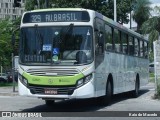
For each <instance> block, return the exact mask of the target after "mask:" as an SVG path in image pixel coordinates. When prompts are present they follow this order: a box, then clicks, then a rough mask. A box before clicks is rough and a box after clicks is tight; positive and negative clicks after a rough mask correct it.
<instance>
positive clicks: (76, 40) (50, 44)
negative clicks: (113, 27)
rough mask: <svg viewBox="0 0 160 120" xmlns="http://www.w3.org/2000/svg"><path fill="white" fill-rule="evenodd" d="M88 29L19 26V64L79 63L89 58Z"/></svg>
mask: <svg viewBox="0 0 160 120" xmlns="http://www.w3.org/2000/svg"><path fill="white" fill-rule="evenodd" d="M92 34H93V33H92V28H91V27H89V26H74V25H73V24H70V25H69V26H46V27H39V26H37V25H36V26H34V27H24V28H21V39H20V52H19V53H20V55H19V56H20V63H22V64H29V65H80V64H89V63H91V62H92V61H93V38H92V36H93V35H92Z"/></svg>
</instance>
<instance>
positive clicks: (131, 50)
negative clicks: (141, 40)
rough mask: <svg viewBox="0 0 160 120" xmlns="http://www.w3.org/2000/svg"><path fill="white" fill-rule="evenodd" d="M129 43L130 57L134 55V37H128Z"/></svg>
mask: <svg viewBox="0 0 160 120" xmlns="http://www.w3.org/2000/svg"><path fill="white" fill-rule="evenodd" d="M128 41H129V46H128V47H129V55H134V41H133V37H132V36H129V37H128Z"/></svg>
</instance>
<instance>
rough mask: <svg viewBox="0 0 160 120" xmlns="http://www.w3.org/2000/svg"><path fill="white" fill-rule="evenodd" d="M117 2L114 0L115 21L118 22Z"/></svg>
mask: <svg viewBox="0 0 160 120" xmlns="http://www.w3.org/2000/svg"><path fill="white" fill-rule="evenodd" d="M116 2H117V1H116V0H114V21H115V22H117V6H116Z"/></svg>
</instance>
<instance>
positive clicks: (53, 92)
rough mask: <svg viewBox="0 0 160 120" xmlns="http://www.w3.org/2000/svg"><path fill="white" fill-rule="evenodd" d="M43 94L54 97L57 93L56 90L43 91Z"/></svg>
mask: <svg viewBox="0 0 160 120" xmlns="http://www.w3.org/2000/svg"><path fill="white" fill-rule="evenodd" d="M44 93H45V94H50V95H56V94H57V93H58V92H57V90H56V89H45V90H44Z"/></svg>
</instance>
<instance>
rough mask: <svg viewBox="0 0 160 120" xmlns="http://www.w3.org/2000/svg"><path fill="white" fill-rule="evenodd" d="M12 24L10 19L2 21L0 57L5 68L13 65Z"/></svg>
mask: <svg viewBox="0 0 160 120" xmlns="http://www.w3.org/2000/svg"><path fill="white" fill-rule="evenodd" d="M11 26H12V22H11V20H9V19H5V20H0V55H1V59H2V61H3V67H4V66H10V65H11V64H10V63H11V61H10V60H11V52H12V46H11V44H10V43H11V41H10V40H11V31H12V28H11ZM1 64H2V63H1Z"/></svg>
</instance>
